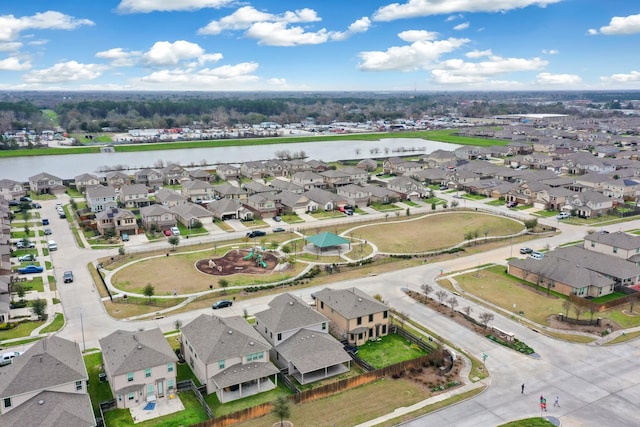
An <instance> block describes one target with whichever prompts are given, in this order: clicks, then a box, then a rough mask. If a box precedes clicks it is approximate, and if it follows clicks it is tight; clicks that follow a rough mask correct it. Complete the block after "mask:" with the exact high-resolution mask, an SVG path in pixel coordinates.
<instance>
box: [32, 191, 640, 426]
mask: <svg viewBox="0 0 640 427" xmlns="http://www.w3.org/2000/svg"><path fill="white" fill-rule="evenodd" d="M65 197H66V196H65ZM444 197H446V198H449V200H450V201H451V200H453V199H450V196H447V195H445V196H444ZM42 204H43V209H42V212H43V216H44V215H45V214H46V215H49V218H52V220H51V225H50V227H51V228H52V229H53V231H54V233H53V236H52V237H53V238H54V239H55V240H56V242H57V243H58V247H59V249H58V251H56V252H53V253H52V254H51V257H52V260H53V265H54V274H55V276H56V279H57V282H58V293H59V297H60V299H61V301H62V303H63V309H64V314H65V319H66V325H65V327H64V328H63V329H62V330H61V331H60V332H59V333H58V334H59V336H61V337H64V338H67V339H70V340H73V341H76V342H78V343H80V345H81V346H82V348H95V347H98V340H99V339H100V338H102V337H104V336H106V335H108V334H109V333H111V332H113V331H114V330H116V329H124V330H137V329H146V328H151V327H159V328H161V329H162V330H163V331H168V330H172V329H174V326H173V325H174V322H175V320H177V319H179V320H181V321H182V322H183V324H185V323H187V322H189V321H190V320H192V319H193V318H195V317H197V316H198V315H199V314H201V313H211V311H212V310H211V309H202V310H194V311H191V312H188V313H182V314H178V315H174V316H171V315H167V316H166V317H163V318H161V319H156V320H145V321H121V320H116V319H113V318H111V317H110V316H108V315H107V313H106V311H105V309H104V306H103V304H102V302H101V301H100V296H99V294H98V292H97V291H96V290H95V288H94V286H93V282H92V279H91V276H90V274H89V268H92V267H88V266H89V265H93V264H92V263H95V261H96V260H97V259H98V258H100V257H101V256H105V255H109V254H114V253H115V251H114V250H105V251H96V250H92V249H88V248H80V247H78V246H77V243H76V241H75V239H74V237H73V234H72V233H71V231H70V229H69V224H68V223H67V221H65V220H58V219H57V215H56V214H55V207H54V205H55V201H45V202H44V203H42ZM465 207H467V208H473V207H479V208H480V207H481V208H483V209H490V210H493V211H495V212H501V213H503V214H509V215H514V216H519V217H521V218H522V219H526V217H527V214H526V213H522V212H511V211H508V210H506V208H504V207H490V206H487V205H484V204H482V203H480V202H473V201H469V200H467V201H465ZM421 210H422V211H423V212H430V211H431V209H430V207H429V208H423V209H413V212H414V213H415V214H418V213H419V212H420V211H421ZM380 216H382V215H380ZM367 217H368V219H372V218H373V217H375V215H367ZM332 221H334V220H325V221H322V225H329V224H330V223H331V222H332ZM337 221H338V220H335V222H337ZM339 221H340V223H343V222H344V220H342V219H340V220H339ZM539 222H541V223H546V224H548V225H553V226H557V227H559V228H560V229H561V230H562V233H558V234H556V235H554V236H552V237H543V238H540V239H537V240H534V241H530V242H527V245H528V246H530V247H532V248H533V249H544V248H547V247H548V248H554V247H556V246H558V245H559V244H561V243H563V242H570V241H576V240H580V239H582V238H583V237H584V235H585V233H586V232H587V230H588V227H576V226H571V225H565V224H562V223H561V222H560V221H556V220H555V219H540V220H539ZM313 225H314V224H311V225H309V224H307V225H304V226H297V228H304V227H305V226H306V227H312V226H313ZM639 226H640V221H634V222H633V223H624V224H623V225H622V226H621V225H614V226H610V227H605V228H606V229H609V230H610V231H617V230H618V229H620V228H621V227H622V228H623V229H632V228H638V227H639ZM234 234H237V235H238V236H240V235H243V234H244V233H243V232H237V233H234ZM222 237H225V238H230V237H232V236H230V235H229V234H225V235H224V236H213V237H212V236H208V237H202V238H192V239H191V242H190V243H195V242H208V243H210V242H212V240H213V239H221V238H222ZM147 247H163V248H164V247H166V248H167V249H168V245H167V243H166V242H164V241H163V242H159V243H151V244H148V245H147ZM129 249H130V250H136V247H135V246H131V247H130V248H129ZM518 249H519V247H515V248H514V247H513V245H512V244H510V245H507V246H505V247H502V248H499V249H495V250H491V251H486V252H482V253H479V254H475V255H472V256H468V257H464V256H461V257H459V258H455V259H452V260H449V261H446V262H441V263H427V264H424V265H421V266H419V267H414V268H410V269H405V270H401V271H394V272H390V273H385V274H380V275H378V276H374V277H364V278H360V279H355V280H347V281H342V282H336V283H333V284H331V285H330V286H331V287H334V288H347V287H352V286H357V287H359V288H361V289H363V290H365V291H366V292H368V293H370V294H372V295H373V294H377V293H379V294H381V295H382V297H383V298H384V300H385V302H387V303H388V304H389V305H390V306H391V307H393V308H394V309H397V310H399V311H400V312H406V313H407V314H409V316H410V317H411V318H412V319H413V320H415V321H417V322H419V323H421V324H423V325H425V326H426V327H427V328H429V329H431V330H433V331H434V333H437V334H438V335H441V336H443V337H446V339H448V340H449V341H451V342H453V343H455V345H456V346H458V347H460V348H462V349H464V350H465V351H467V352H469V353H471V354H474V355H476V356H478V357H480V356H481V355H482V353H486V354H487V355H488V358H487V361H486V366H487V368H488V369H489V371H490V373H491V377H490V386H489V387H488V388H487V390H486V391H485V392H483V393H481V394H480V395H478V396H476V397H475V398H473V399H470V400H467V401H464V402H462V403H459V404H457V405H453V406H450V407H447V408H444V409H442V410H439V411H437V412H434V413H432V414H430V415H427V416H425V417H422V418H419V419H416V420H414V421H412V422H409V423H407V425H410V426H424V425H455V426H461V427H463V426H474V427H477V426H496V425H499V424H502V423H505V422H508V421H511V420H514V419H519V418H524V417H531V416H536V415H538V416H539V415H540V407H539V400H538V399H539V397H540V395H541V394H543V395H544V396H545V397H546V398H547V401H548V413H547V414H544V415H554V416H556V417H558V418H560V420H561V422H562V425H563V426H637V425H639V424H640V415H638V409H639V405H638V402H640V381H639V380H638V379H639V378H640V357H639V356H640V351H639V348H638V347H639V346H640V341H639V340H634V341H632V342H628V343H625V344H621V345H615V346H606V347H599V346H591V345H583V344H573V343H568V342H564V341H560V340H556V339H552V338H548V337H546V336H544V335H542V334H540V333H537V332H535V331H533V330H532V329H530V328H529V327H527V326H525V325H523V324H520V323H519V322H517V321H513V320H512V319H511V318H510V316H503V315H502V314H501V312H499V311H496V312H495V313H494V314H495V320H494V321H492V323H491V324H492V325H494V326H496V327H498V328H500V329H503V330H506V331H511V332H514V333H515V336H516V337H518V338H519V339H521V340H523V341H525V342H526V343H527V344H528V345H530V346H531V347H533V348H534V349H535V350H536V353H537V355H536V357H529V356H524V355H522V354H519V353H516V352H514V351H511V350H508V349H506V348H504V347H502V346H500V345H498V344H495V343H493V342H491V341H489V340H487V339H486V338H483V337H481V336H479V335H477V334H474V333H472V332H470V331H469V330H467V329H466V328H464V327H462V326H460V325H458V324H457V323H455V322H453V321H452V320H450V319H449V318H448V317H446V316H442V315H439V314H437V313H435V312H434V311H432V310H430V309H427V308H425V307H424V306H422V305H420V304H418V303H416V302H415V301H413V300H412V299H411V298H409V297H407V296H406V294H405V293H404V292H403V291H402V289H403V288H411V289H414V290H419V289H420V285H421V284H422V283H431V284H433V283H435V279H436V277H437V276H438V275H439V274H440V272H441V271H444V272H451V271H460V270H465V269H472V268H474V267H477V266H479V265H483V264H487V263H492V262H505V259H507V258H508V257H510V256H512V255H517V254H518V252H517V251H518ZM64 270H73V271H74V274H75V281H74V283H70V284H63V283H62V280H61V277H62V272H63V271H64ZM177 280H179V278H177ZM323 287H324V286H322V287H314V288H305V289H294V290H293V291H292V292H293V293H294V294H296V295H298V296H301V297H302V298H304V299H307V300H310V299H311V298H310V294H311V293H312V292H315V291H316V290H319V289H320V288H323ZM271 298H273V295H270V296H262V297H257V298H253V299H248V300H243V301H237V302H236V303H235V304H234V305H233V307H231V308H227V309H223V310H218V311H216V314H219V315H223V316H227V315H242V314H243V313H244V310H245V309H246V310H247V311H248V313H250V314H252V313H255V312H257V311H261V310H264V309H265V308H266V307H267V303H268V302H269V301H270V299H271ZM457 298H458V300H459V301H460V305H459V307H463V306H466V305H470V306H471V307H472V308H474V312H475V313H479V312H485V311H489V310H487V308H486V307H479V306H477V305H476V304H475V303H473V302H471V301H466V300H465V299H464V296H463V295H462V296H457ZM523 383H524V384H525V393H524V394H521V392H520V391H521V389H520V387H521V384H523ZM556 396H559V397H560V402H561V406H560V407H559V408H557V407H554V406H553V405H552V402H553V400H554V399H555V397H556Z"/></svg>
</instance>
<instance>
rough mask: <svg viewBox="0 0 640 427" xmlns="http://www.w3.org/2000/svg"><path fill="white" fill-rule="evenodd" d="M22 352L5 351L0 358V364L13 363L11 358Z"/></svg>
mask: <svg viewBox="0 0 640 427" xmlns="http://www.w3.org/2000/svg"><path fill="white" fill-rule="evenodd" d="M21 354H22V352H21V351H9V352H7V353H3V354H2V358H0V366H6V365H10V364H12V363H13V359H14V358H16V357H18V356H20V355H21Z"/></svg>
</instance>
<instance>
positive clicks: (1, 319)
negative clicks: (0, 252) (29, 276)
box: [0, 245, 11, 323]
mask: <svg viewBox="0 0 640 427" xmlns="http://www.w3.org/2000/svg"><path fill="white" fill-rule="evenodd" d="M4 247H8V245H4ZM4 262H5V261H4V260H2V263H3V264H4ZM7 263H8V264H9V268H7V269H5V268H3V270H7V273H8V272H9V271H10V269H11V263H10V262H7ZM3 273H4V272H3ZM10 282H11V277H10V276H9V274H2V275H0V323H5V322H8V321H9V319H11V308H10V307H11V305H10V303H11V293H10V292H9V290H10V289H9V287H10Z"/></svg>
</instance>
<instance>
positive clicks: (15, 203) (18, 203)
mask: <svg viewBox="0 0 640 427" xmlns="http://www.w3.org/2000/svg"><path fill="white" fill-rule="evenodd" d="M9 206H20V202H19V201H17V200H15V199H12V200H9Z"/></svg>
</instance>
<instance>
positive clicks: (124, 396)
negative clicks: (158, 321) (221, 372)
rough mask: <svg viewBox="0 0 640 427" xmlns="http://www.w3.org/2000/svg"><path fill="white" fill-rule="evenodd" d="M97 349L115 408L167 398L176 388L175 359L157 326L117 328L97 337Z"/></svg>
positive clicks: (130, 406) (134, 405)
mask: <svg viewBox="0 0 640 427" xmlns="http://www.w3.org/2000/svg"><path fill="white" fill-rule="evenodd" d="M100 348H101V349H102V360H103V362H104V371H105V373H106V374H107V380H108V381H109V384H110V385H111V391H112V392H113V397H114V398H115V399H116V404H117V406H118V408H132V407H136V406H139V405H145V404H146V403H147V402H151V401H155V400H158V399H162V398H168V397H169V394H171V393H172V392H173V391H174V390H175V389H176V375H177V368H176V362H177V361H178V358H177V356H176V354H175V353H174V352H173V350H172V349H171V346H170V345H169V343H168V342H167V340H166V339H165V337H164V335H162V332H161V331H160V329H159V328H155V329H149V330H146V331H121V330H117V331H115V332H113V333H112V334H110V335H108V336H106V337H104V338H102V339H100Z"/></svg>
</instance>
